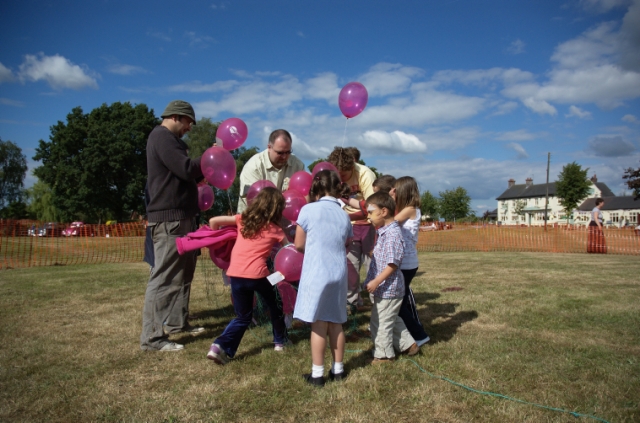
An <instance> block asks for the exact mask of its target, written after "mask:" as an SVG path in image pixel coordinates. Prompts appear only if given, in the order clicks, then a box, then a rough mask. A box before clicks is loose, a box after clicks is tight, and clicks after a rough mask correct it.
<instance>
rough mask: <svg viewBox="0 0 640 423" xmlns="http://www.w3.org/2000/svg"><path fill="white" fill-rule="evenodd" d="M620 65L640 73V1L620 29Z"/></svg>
mask: <svg viewBox="0 0 640 423" xmlns="http://www.w3.org/2000/svg"><path fill="white" fill-rule="evenodd" d="M620 54H621V57H620V64H621V65H622V67H623V68H624V69H626V70H632V71H636V72H640V1H639V0H635V1H634V2H633V3H632V4H631V7H629V10H628V12H627V14H626V15H625V16H624V18H623V20H622V28H620Z"/></svg>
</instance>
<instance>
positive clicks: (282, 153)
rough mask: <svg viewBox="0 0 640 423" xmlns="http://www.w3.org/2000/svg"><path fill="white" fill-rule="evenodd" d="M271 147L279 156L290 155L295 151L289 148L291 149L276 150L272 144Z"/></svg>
mask: <svg viewBox="0 0 640 423" xmlns="http://www.w3.org/2000/svg"><path fill="white" fill-rule="evenodd" d="M269 148H270V149H271V150H273V152H274V153H276V154H277V155H278V156H281V157H282V156H289V155H291V153H293V151H292V150H289V151H276V150H275V149H274V148H273V147H271V146H269Z"/></svg>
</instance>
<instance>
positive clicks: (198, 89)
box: [167, 80, 240, 93]
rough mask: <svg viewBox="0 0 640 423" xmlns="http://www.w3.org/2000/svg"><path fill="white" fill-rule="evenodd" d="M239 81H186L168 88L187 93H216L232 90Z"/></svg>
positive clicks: (172, 90)
mask: <svg viewBox="0 0 640 423" xmlns="http://www.w3.org/2000/svg"><path fill="white" fill-rule="evenodd" d="M239 84H240V83H239V82H238V81H234V80H229V81H216V82H214V83H212V84H203V83H202V82H200V81H192V82H185V83H183V84H177V85H172V86H170V87H168V88H167V89H168V90H169V91H171V92H187V93H215V92H220V91H230V90H232V89H233V88H235V87H237V86H238V85H239Z"/></svg>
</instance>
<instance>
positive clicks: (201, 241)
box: [176, 226, 238, 270]
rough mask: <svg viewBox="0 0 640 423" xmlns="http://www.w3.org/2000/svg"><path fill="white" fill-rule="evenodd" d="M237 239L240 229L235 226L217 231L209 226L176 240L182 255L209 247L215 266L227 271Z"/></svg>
mask: <svg viewBox="0 0 640 423" xmlns="http://www.w3.org/2000/svg"><path fill="white" fill-rule="evenodd" d="M236 238H238V228H236V227H235V226H225V227H224V228H220V229H215V230H214V229H211V228H209V227H208V226H202V227H201V228H199V229H198V230H197V231H195V232H190V233H188V234H187V235H186V236H183V237H181V238H178V239H176V247H177V248H178V254H180V255H182V254H184V253H186V252H187V251H193V250H198V249H200V248H203V247H207V248H209V256H210V257H211V261H213V264H215V265H216V266H218V267H219V268H220V269H223V270H227V269H228V268H229V261H230V259H231V250H232V249H233V246H234V245H235V243H236Z"/></svg>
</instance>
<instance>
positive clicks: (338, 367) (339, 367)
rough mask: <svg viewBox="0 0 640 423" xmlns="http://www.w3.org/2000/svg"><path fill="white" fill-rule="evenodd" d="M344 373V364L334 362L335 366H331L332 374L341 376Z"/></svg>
mask: <svg viewBox="0 0 640 423" xmlns="http://www.w3.org/2000/svg"><path fill="white" fill-rule="evenodd" d="M343 371H344V365H343V364H342V362H340V363H336V362H333V364H332V365H331V372H332V373H333V374H334V375H337V374H340V373H342V372H343Z"/></svg>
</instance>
